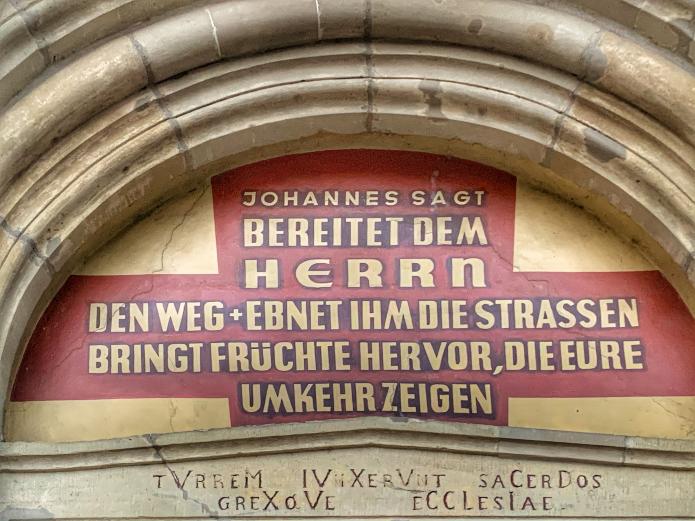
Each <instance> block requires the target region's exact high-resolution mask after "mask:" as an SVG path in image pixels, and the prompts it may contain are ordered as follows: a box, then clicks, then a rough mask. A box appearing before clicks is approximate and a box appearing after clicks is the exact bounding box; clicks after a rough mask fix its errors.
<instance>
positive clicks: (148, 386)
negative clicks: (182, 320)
mask: <svg viewBox="0 0 695 521" xmlns="http://www.w3.org/2000/svg"><path fill="white" fill-rule="evenodd" d="M435 171H436V172H438V174H437V175H433V172H435ZM462 187H465V188H468V189H470V190H471V191H475V190H485V191H486V192H487V194H488V195H487V198H486V202H485V204H484V205H483V206H482V207H474V208H470V209H466V208H463V209H461V208H459V209H457V208H455V207H451V206H449V207H435V208H433V207H430V206H429V205H428V204H425V205H422V206H413V205H412V204H404V205H400V204H399V205H398V206H388V207H387V206H383V205H382V206H378V205H377V206H369V205H352V206H350V207H348V206H342V207H341V206H338V207H326V206H322V205H318V206H313V207H309V206H307V207H305V206H301V205H300V206H288V207H283V206H273V207H271V208H268V207H263V206H253V207H245V206H244V205H243V204H242V194H243V192H244V191H245V190H247V189H254V190H257V191H260V192H262V191H276V192H281V191H293V192H294V191H298V192H300V193H306V192H307V191H312V190H313V191H316V192H321V191H323V190H329V189H330V190H336V191H342V192H345V191H350V190H353V191H356V190H361V191H366V190H375V191H382V192H383V191H385V190H396V191H398V192H399V194H400V196H401V197H402V199H403V200H404V201H408V199H409V197H410V196H411V194H412V192H413V191H414V190H420V191H423V190H424V191H431V190H436V189H442V190H444V191H447V192H454V191H456V190H460V189H462ZM212 188H213V201H214V215H215V227H216V240H217V251H218V261H219V267H220V268H219V269H220V272H219V273H218V274H214V275H209V274H208V275H168V274H158V275H137V276H136V275H132V276H98V277H89V276H74V277H71V278H70V279H69V281H68V282H67V283H66V285H65V287H64V288H63V290H62V291H61V292H60V294H59V295H58V296H57V297H56V299H55V300H54V302H53V303H52V305H51V306H50V307H49V309H48V310H47V312H46V314H45V315H44V317H43V318H42V320H41V322H40V324H39V325H38V326H37V328H36V331H35V334H34V336H33V338H32V339H31V341H30V343H29V347H28V349H27V353H26V355H25V357H24V359H23V361H22V366H21V368H20V371H19V373H18V377H17V381H16V383H15V387H14V389H13V395H12V396H13V397H12V399H13V400H20V401H21V400H25V401H30V400H76V399H97V398H148V397H162V396H165V397H182V398H186V397H191V398H193V397H206V398H209V397H226V398H229V407H230V414H231V417H232V419H233V422H232V423H233V424H235V425H240V424H254V423H264V422H270V421H303V420H311V419H317V418H316V415H311V414H309V415H306V417H303V416H291V417H288V418H262V417H260V416H250V415H246V414H245V413H243V412H242V411H241V409H240V406H239V403H238V399H237V398H238V397H237V394H236V393H237V389H238V385H240V384H242V383H248V382H258V381H261V380H263V381H264V382H273V381H276V382H312V381H316V382H326V381H331V380H335V381H341V380H354V381H363V382H364V381H366V382H372V383H374V384H375V385H376V384H378V383H379V382H382V381H385V380H388V379H396V380H397V379H402V380H403V381H407V380H409V379H410V380H413V379H415V380H423V381H428V382H437V381H444V382H452V381H463V382H466V381H468V382H491V383H492V384H493V385H494V389H495V391H494V392H495V399H496V403H497V410H496V416H495V418H493V419H468V420H467V421H476V422H480V423H492V424H496V425H505V424H506V422H507V412H508V411H507V402H508V398H510V397H557V398H563V397H610V396H615V397H621V396H647V397H649V396H694V395H695V379H693V378H692V371H693V370H694V369H695V335H692V331H693V330H694V328H693V319H692V317H691V316H690V314H689V313H688V311H687V309H686V308H685V306H684V305H682V303H681V304H680V305H679V302H680V300H679V297H678V295H677V294H676V292H675V291H674V290H673V288H671V286H670V285H669V284H668V283H667V282H666V281H665V279H664V278H663V277H662V276H661V274H660V273H659V272H657V271H641V272H620V273H614V272H602V273H561V272H542V273H540V272H536V273H521V272H516V271H514V268H513V257H514V233H515V231H514V230H515V228H514V225H515V223H514V219H515V179H514V177H513V176H511V175H509V174H506V173H503V172H500V171H497V170H495V169H492V168H490V167H486V166H484V165H479V164H475V163H470V162H466V161H462V160H453V159H448V158H445V157H439V156H432V155H428V154H419V153H411V152H385V151H329V152H320V153H314V154H307V155H300V156H289V157H284V158H278V159H275V160H270V161H265V162H262V163H257V164H254V165H250V166H247V167H242V168H240V169H237V170H235V171H234V172H230V173H228V174H222V175H220V176H217V177H216V178H214V179H213V181H212ZM437 212H440V213H441V214H443V215H446V213H462V212H463V213H465V212H470V213H473V214H480V215H482V217H483V219H484V221H485V224H486V227H487V229H488V231H489V238H490V244H489V245H488V246H478V245H476V246H431V247H429V246H428V247H415V246H412V245H405V246H398V247H396V248H393V249H388V248H366V247H339V248H333V247H331V248H313V249H312V248H302V247H296V248H279V247H275V248H273V247H259V248H254V249H253V250H249V251H246V250H245V249H244V248H242V247H241V244H242V243H243V240H242V239H243V238H242V237H241V230H242V228H241V226H240V223H241V219H243V218H244V217H245V216H249V215H250V216H255V217H258V216H259V215H260V216H263V215H266V216H271V217H272V216H274V215H282V216H299V217H302V216H313V217H316V216H328V215H343V216H354V215H373V216H380V215H413V214H419V215H437ZM538 233H543V230H539V231H538ZM577 240H578V242H577V245H576V255H582V254H583V251H582V244H581V242H579V241H580V240H581V238H578V239H577ZM462 255H463V256H465V255H471V256H477V257H480V258H482V259H483V260H484V262H485V265H486V267H487V270H488V271H487V279H488V287H486V288H481V289H479V288H475V289H471V288H452V287H450V285H449V283H448V282H447V279H446V277H445V276H443V275H442V274H445V273H446V262H447V258H451V257H455V256H462ZM245 257H248V258H265V259H278V260H279V262H280V263H281V264H282V268H281V270H280V280H281V281H282V284H281V287H280V288H277V289H273V288H264V287H261V288H258V289H252V290H251V289H245V288H244V287H242V285H241V280H240V278H241V275H240V273H241V267H242V262H243V259H244V258H245ZM312 257H316V258H329V257H330V259H331V264H332V265H333V266H338V267H340V266H344V265H345V262H346V260H347V259H349V258H374V257H379V258H381V259H383V260H384V277H385V278H384V281H385V284H384V287H383V288H354V289H349V290H348V289H347V287H346V284H345V280H344V278H343V275H340V272H341V271H342V270H340V269H337V270H336V274H334V279H333V286H331V287H330V288H325V289H324V288H322V289H307V288H305V287H302V286H301V285H300V284H299V283H298V282H297V281H296V280H295V279H294V278H293V272H292V269H293V267H294V266H296V265H297V264H298V263H299V262H301V261H303V260H306V259H307V258H312ZM400 257H413V258H417V257H426V258H431V259H433V260H434V261H435V262H436V264H437V273H438V275H436V287H435V288H431V289H418V288H408V289H403V288H400V287H398V284H397V280H396V279H395V275H394V274H393V267H394V266H395V264H396V260H397V259H398V258H400ZM133 295H137V298H135V300H137V301H140V302H142V301H146V302H161V301H167V302H172V301H176V302H185V301H191V300H195V301H205V300H209V301H219V302H223V303H224V305H225V307H226V309H229V310H231V311H229V312H228V316H229V317H230V319H231V320H232V321H233V322H234V323H233V324H228V325H226V326H225V327H224V329H222V330H221V331H207V332H206V331H198V332H196V333H191V332H184V333H180V332H179V333H162V332H149V333H138V334H134V333H93V334H86V333H85V326H84V324H86V323H87V316H86V314H87V309H88V303H89V302H127V301H128V300H129V299H130V300H133ZM548 297H550V298H558V299H560V298H574V299H580V298H591V299H601V298H618V297H625V298H628V297H633V298H636V299H637V300H638V304H639V309H640V319H641V320H640V325H639V328H636V329H620V328H617V329H611V330H598V329H572V330H569V329H568V330H558V329H524V330H515V329H506V330H499V329H498V330H490V331H476V330H471V329H469V330H463V331H451V330H429V331H407V330H391V331H350V330H347V329H346V330H339V331H295V330H293V331H283V330H279V331H246V330H244V328H243V324H242V323H240V320H241V318H242V317H243V315H244V314H243V312H242V311H241V309H243V308H242V306H243V305H244V302H246V301H247V300H264V299H285V300H293V299H403V300H408V301H409V302H410V303H411V304H412V303H417V300H418V299H467V300H470V301H474V300H476V299H479V298H487V299H513V298H518V299H522V298H526V299H530V298H548ZM119 299H121V300H119ZM665 309H666V310H668V312H664V311H663V310H665ZM259 335H262V337H263V338H262V340H263V341H264V342H265V341H267V342H279V341H315V340H345V339H349V340H350V341H351V342H352V343H354V344H356V343H357V341H359V340H369V339H376V340H422V341H436V340H438V339H439V340H442V339H444V340H489V341H490V342H491V343H492V345H493V346H495V348H496V349H499V348H500V346H501V344H502V343H503V341H504V340H510V339H524V340H552V341H556V340H564V339H589V340H591V339H601V338H608V339H639V340H640V341H641V342H642V344H643V345H644V346H645V355H646V369H644V370H640V371H632V372H629V373H625V372H622V373H621V372H605V371H583V372H562V371H554V372H549V373H544V374H541V373H539V372H531V371H527V370H524V371H517V372H508V371H501V372H499V371H498V373H497V374H489V373H484V372H475V371H453V370H444V371H439V372H435V371H429V370H428V371H422V372H417V373H416V372H398V373H390V374H388V375H384V374H382V373H380V372H379V371H373V372H367V371H360V370H359V369H358V368H354V369H352V370H351V371H350V373H349V375H348V373H346V372H343V373H331V372H330V371H318V372H283V373H275V372H273V371H268V372H264V373H263V374H262V375H259V374H255V373H253V372H245V373H211V372H210V371H206V368H205V367H204V368H203V370H202V371H201V372H199V373H176V374H173V373H166V374H159V375H151V374H128V375H120V374H119V375H114V374H99V375H93V374H87V372H86V369H85V368H86V367H87V366H88V346H89V345H90V344H92V343H116V342H122V343H135V342H138V343H145V342H151V343H153V344H156V343H157V342H179V341H181V340H185V341H198V342H220V341H228V342H230V341H240V342H258V341H259V340H261V339H260V338H259ZM75 346H82V349H75ZM124 382H127V383H124ZM329 417H330V416H327V415H325V414H324V415H321V416H320V417H319V418H318V419H327V418H329Z"/></svg>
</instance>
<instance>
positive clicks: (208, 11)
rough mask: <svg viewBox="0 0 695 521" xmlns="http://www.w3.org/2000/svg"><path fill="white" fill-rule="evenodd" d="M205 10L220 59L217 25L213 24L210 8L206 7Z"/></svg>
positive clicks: (220, 51) (220, 49) (220, 50)
mask: <svg viewBox="0 0 695 521" xmlns="http://www.w3.org/2000/svg"><path fill="white" fill-rule="evenodd" d="M205 12H206V13H207V15H208V18H209V19H210V25H211V26H212V37H213V38H214V39H215V50H216V51H217V57H218V58H219V59H220V60H221V59H222V48H221V47H220V39H219V37H218V36H217V26H216V25H215V21H214V20H213V19H212V13H211V12H210V9H208V8H207V7H206V8H205Z"/></svg>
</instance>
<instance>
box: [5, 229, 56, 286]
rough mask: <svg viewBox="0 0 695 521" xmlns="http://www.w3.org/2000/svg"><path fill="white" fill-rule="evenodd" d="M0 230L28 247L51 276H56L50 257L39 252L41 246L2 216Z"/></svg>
mask: <svg viewBox="0 0 695 521" xmlns="http://www.w3.org/2000/svg"><path fill="white" fill-rule="evenodd" d="M0 228H2V229H3V231H4V232H5V233H6V234H7V235H9V236H10V237H12V238H13V239H15V242H17V241H19V242H21V243H23V244H24V245H26V246H28V247H29V249H30V250H31V253H32V255H33V256H34V257H36V258H38V259H39V260H40V261H41V262H42V263H43V264H44V266H46V268H47V269H48V271H49V273H50V274H51V275H55V274H56V269H55V267H54V266H53V264H52V263H51V261H50V260H49V259H48V257H47V256H46V255H44V254H43V253H41V251H39V246H38V244H37V243H36V241H35V240H34V239H32V238H31V237H29V236H28V235H26V234H25V233H24V232H23V231H20V230H17V229H16V228H13V227H12V226H11V225H10V223H9V222H7V219H5V217H4V216H2V215H0ZM5 258H7V257H5ZM3 261H4V259H3ZM3 263H4V262H3ZM3 263H0V264H3Z"/></svg>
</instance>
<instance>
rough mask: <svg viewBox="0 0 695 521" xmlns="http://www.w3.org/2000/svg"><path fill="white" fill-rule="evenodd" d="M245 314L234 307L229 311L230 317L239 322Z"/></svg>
mask: <svg viewBox="0 0 695 521" xmlns="http://www.w3.org/2000/svg"><path fill="white" fill-rule="evenodd" d="M243 316H244V313H243V312H242V311H241V310H240V309H239V308H234V309H233V310H232V311H230V312H229V317H230V318H231V319H232V320H234V321H235V322H238V321H239V320H240V319H241V317H243Z"/></svg>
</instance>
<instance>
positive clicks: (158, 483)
mask: <svg viewBox="0 0 695 521" xmlns="http://www.w3.org/2000/svg"><path fill="white" fill-rule="evenodd" d="M538 434H542V433H538ZM420 435H427V442H426V443H427V445H429V447H428V448H426V449H425V446H424V445H423V444H422V441H423V440H422V439H421V438H420ZM508 435H513V431H503V432H501V433H500V436H501V438H502V442H501V444H500V446H499V448H497V445H496V444H491V445H489V446H487V447H486V446H483V445H480V443H479V442H477V441H476V440H478V439H491V438H493V437H494V438H496V436H497V434H496V433H495V432H494V430H493V429H490V428H488V427H484V426H476V427H474V426H465V425H442V424H437V423H423V422H408V423H407V424H406V423H403V424H398V423H394V422H392V421H390V420H386V419H381V420H379V419H370V420H350V421H347V422H327V423H324V424H322V425H319V424H315V425H310V424H307V425H303V426H301V425H288V426H273V427H265V428H240V429H232V430H225V431H210V432H208V433H191V434H187V435H180V434H179V435H168V436H161V437H154V436H147V437H144V438H134V439H132V440H122V441H118V442H95V443H90V444H86V443H83V444H75V445H74V447H68V448H67V450H66V449H65V448H61V447H60V446H52V445H39V446H37V447H36V448H34V449H33V451H32V449H29V447H28V446H25V447H22V446H21V445H20V444H9V445H8V447H7V448H6V449H5V450H4V451H3V453H2V454H0V469H2V470H4V471H5V472H4V473H2V474H0V480H1V481H0V482H1V483H2V485H3V486H2V488H0V491H1V492H0V505H3V506H4V508H5V511H8V510H10V509H35V510H42V511H47V512H50V515H51V516H52V517H55V518H59V519H62V518H69V517H73V516H74V515H76V514H77V513H79V515H87V516H94V517H97V516H98V517H107V518H112V519H118V518H121V517H125V516H132V515H139V516H150V517H156V518H165V517H173V518H180V517H183V518H186V517H196V516H200V517H216V516H222V517H224V516H230V517H231V516H243V515H252V514H254V513H255V514H256V515H263V516H265V517H277V516H281V517H292V518H306V517H309V516H321V517H324V518H330V517H342V516H352V517H358V518H361V517H365V516H369V517H385V518H390V517H396V516H397V517H408V516H427V515H436V516H445V517H458V516H461V515H475V516H478V517H488V516H495V517H519V516H522V517H526V516H534V517H538V516H544V517H548V516H549V517H567V516H571V517H583V516H590V517H593V518H604V517H605V518H610V517H615V516H620V517H646V518H648V517H653V516H658V517H661V516H668V517H688V516H690V515H692V513H693V512H695V503H693V497H692V495H691V491H692V487H693V486H695V481H693V480H695V474H693V473H692V472H676V473H674V472H671V471H670V470H669V469H671V468H675V466H676V465H677V462H676V460H674V459H669V457H670V456H677V455H678V454H680V455H682V456H686V455H688V454H689V453H688V452H683V451H688V450H692V443H690V444H689V445H683V444H682V443H681V444H678V443H675V442H669V443H666V442H661V443H660V444H659V445H652V446H650V447H649V449H648V450H647V449H646V447H645V448H636V447H635V448H631V449H630V451H631V454H634V458H631V460H630V461H629V462H628V461H623V459H622V454H623V450H624V449H623V448H622V446H620V445H618V446H614V445H612V444H609V445H604V441H615V440H603V439H601V438H600V437H593V438H591V437H585V439H584V440H581V441H582V442H584V443H587V447H586V448H583V447H581V445H577V444H576V443H572V442H569V439H568V436H567V435H565V436H563V435H558V434H555V435H552V436H549V437H547V438H546V439H544V440H543V441H540V442H539V441H536V443H535V444H534V445H529V446H528V447H529V448H531V450H530V451H527V450H525V446H524V445H523V444H519V443H516V444H514V443H511V442H507V441H505V438H506V437H507V436H508ZM327 437H328V438H327ZM532 437H534V439H536V440H539V439H542V438H541V437H539V436H532ZM471 443H472V444H471ZM327 444H328V445H327ZM589 444H590V445H589ZM592 445H593V447H594V450H593V452H592V451H591V449H590V447H591V446H592ZM329 446H330V449H329V448H328V447H329ZM310 447H311V449H310V450H311V452H309V453H307V452H305V450H306V449H307V448H310ZM533 447H536V450H535V451H534V450H533ZM27 449H28V450H29V451H30V453H31V454H32V456H31V457H28V456H27V455H23V454H26V451H27ZM109 449H112V450H113V452H110V451H109ZM114 449H118V450H117V451H115V450H114ZM679 451H680V452H679ZM49 454H50V455H51V456H48V455H49ZM111 454H112V455H113V456H112V455H111ZM658 454H660V455H661V459H660V464H659V465H654V464H653V463H651V462H649V461H648V460H645V459H644V458H643V456H646V457H647V458H651V457H652V455H658ZM307 456H309V457H308V458H307ZM568 459H569V461H568ZM24 460H26V463H25V462H24ZM691 467H692V465H690V466H686V467H685V468H691ZM9 470H11V471H12V472H11V473H9V472H7V471H9ZM58 472H59V474H58ZM58 475H60V476H61V481H60V483H61V484H60V485H57V482H56V477H57V476H58ZM655 483H663V484H664V486H659V487H655V486H654V484H655ZM37 488H40V489H41V490H42V491H43V492H42V494H41V497H40V498H37V497H36V495H35V494H34V492H33V491H35V490H36V489H37ZM66 495H69V497H70V498H71V499H70V501H69V502H66V501H64V498H65V497H66ZM97 498H98V499H97ZM271 498H272V499H271ZM317 500H318V501H317Z"/></svg>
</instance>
